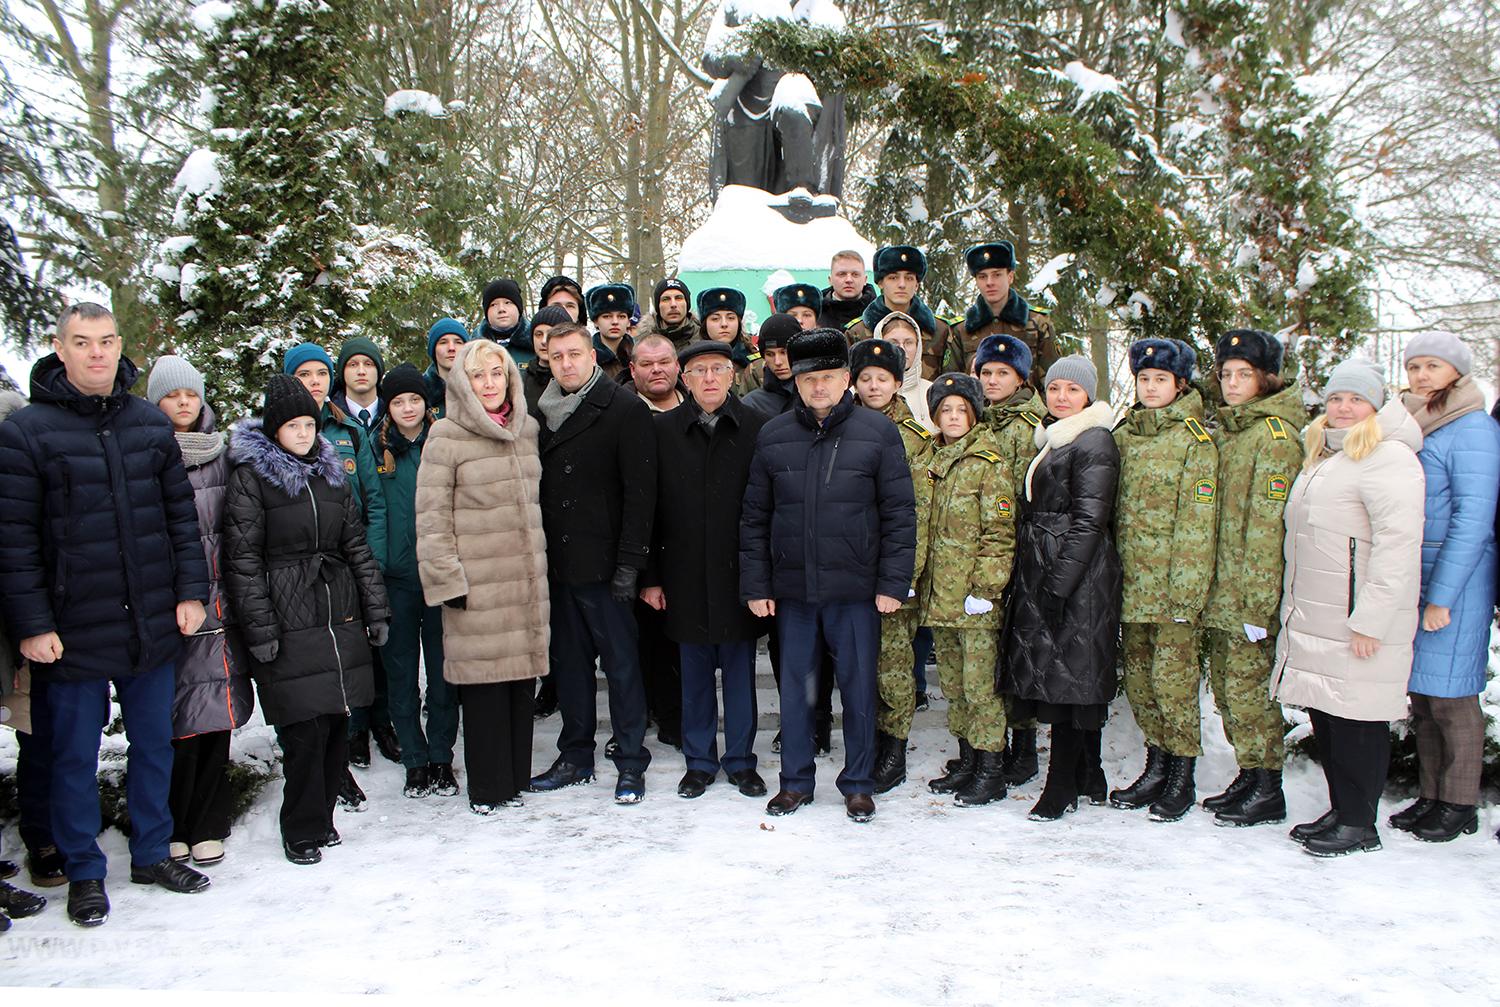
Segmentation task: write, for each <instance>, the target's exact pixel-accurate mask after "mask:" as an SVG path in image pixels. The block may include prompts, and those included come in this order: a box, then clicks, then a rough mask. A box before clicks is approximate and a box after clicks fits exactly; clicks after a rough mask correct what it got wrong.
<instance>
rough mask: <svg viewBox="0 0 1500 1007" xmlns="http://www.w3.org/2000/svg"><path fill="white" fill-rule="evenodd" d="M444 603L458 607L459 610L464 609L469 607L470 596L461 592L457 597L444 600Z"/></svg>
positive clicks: (450, 606)
mask: <svg viewBox="0 0 1500 1007" xmlns="http://www.w3.org/2000/svg"><path fill="white" fill-rule="evenodd" d="M443 604H444V605H447V606H448V607H449V608H456V609H458V610H459V611H463V610H464V609H466V608H468V607H469V596H468V595H466V594H461V595H459V596H458V597H457V598H449V599H448V600H447V601H445V602H443Z"/></svg>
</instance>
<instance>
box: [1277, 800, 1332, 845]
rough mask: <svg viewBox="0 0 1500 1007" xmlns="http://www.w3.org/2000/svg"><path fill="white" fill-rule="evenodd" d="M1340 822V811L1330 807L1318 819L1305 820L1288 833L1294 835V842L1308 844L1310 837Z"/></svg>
mask: <svg viewBox="0 0 1500 1007" xmlns="http://www.w3.org/2000/svg"><path fill="white" fill-rule="evenodd" d="M1338 823H1339V813H1338V812H1337V811H1334V810H1333V809H1332V808H1329V809H1328V810H1327V811H1325V812H1323V814H1322V815H1321V816H1319V817H1318V819H1317V820H1316V821H1312V822H1303V823H1302V824H1301V825H1293V826H1292V830H1291V831H1290V832H1288V833H1287V835H1289V836H1291V837H1292V842H1294V843H1303V844H1306V843H1307V841H1308V840H1309V839H1311V838H1312V837H1313V836H1316V835H1317V834H1318V833H1320V832H1327V831H1328V830H1329V829H1331V828H1333V827H1334V826H1335V825H1337V824H1338Z"/></svg>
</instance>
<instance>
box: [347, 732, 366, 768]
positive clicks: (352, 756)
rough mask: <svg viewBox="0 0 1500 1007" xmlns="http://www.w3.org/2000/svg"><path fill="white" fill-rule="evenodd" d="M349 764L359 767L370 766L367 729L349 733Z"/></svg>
mask: <svg viewBox="0 0 1500 1007" xmlns="http://www.w3.org/2000/svg"><path fill="white" fill-rule="evenodd" d="M349 765H351V766H357V767H358V768H360V769H368V768H370V732H369V731H356V732H355V733H353V734H351V735H349Z"/></svg>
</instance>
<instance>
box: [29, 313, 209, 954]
mask: <svg viewBox="0 0 1500 1007" xmlns="http://www.w3.org/2000/svg"><path fill="white" fill-rule="evenodd" d="M52 346H53V350H54V351H55V352H53V353H52V354H50V355H48V356H46V357H43V358H42V359H41V360H39V361H37V364H36V366H35V367H34V368H33V369H32V372H31V403H32V404H31V405H30V406H28V407H26V408H25V409H22V410H21V411H20V412H18V413H16V414H15V415H14V416H12V417H11V418H10V419H9V420H8V421H7V422H6V423H4V424H0V604H3V609H4V613H5V621H6V623H7V625H8V628H9V630H10V634H11V637H12V638H13V639H15V640H17V641H19V643H20V650H21V654H22V656H23V657H25V658H26V659H27V660H29V661H30V662H31V667H32V675H33V688H34V690H36V691H41V692H44V693H45V697H44V703H43V705H44V706H45V709H46V710H47V715H48V717H49V719H50V727H51V729H52V832H53V839H54V841H55V842H56V843H57V847H58V849H59V850H60V851H61V852H62V854H63V857H64V858H65V860H66V862H67V875H68V881H69V883H70V889H69V892H68V915H69V918H71V919H72V920H73V922H74V923H77V924H79V925H80V926H97V925H99V924H101V923H103V922H104V921H105V919H106V918H107V917H108V915H109V899H108V897H107V896H106V894H105V891H104V877H105V873H106V870H107V863H106V860H105V857H104V854H103V852H101V851H100V849H99V845H98V843H97V842H96V841H95V839H96V837H97V835H98V834H99V831H100V827H101V826H100V812H99V786H98V777H97V771H98V759H99V736H100V732H101V731H102V730H103V728H104V726H105V725H106V724H107V723H108V720H109V692H110V683H111V682H113V683H114V687H115V693H116V694H117V695H118V697H119V700H120V709H121V712H122V713H123V715H124V719H125V732H126V735H127V736H128V738H129V741H130V752H129V770H128V772H127V774H126V797H127V801H128V807H129V811H130V821H131V826H132V828H131V834H130V861H131V866H130V878H131V880H132V881H135V882H137V883H140V884H159V885H162V886H163V887H165V888H168V889H170V890H172V891H179V892H196V891H201V890H203V889H204V888H207V887H208V878H206V877H205V876H203V875H202V874H199V873H198V872H197V871H195V870H193V869H192V868H190V867H188V866H186V865H185V864H179V863H176V862H174V861H173V860H171V859H170V858H169V857H168V855H167V846H168V842H169V840H170V839H171V833H172V813H171V811H170V809H169V808H168V804H167V794H168V791H169V789H170V785H171V777H172V699H173V694H174V691H175V681H174V669H173V665H174V662H175V661H176V660H177V657H178V653H179V651H180V650H181V649H182V638H183V636H184V635H186V634H191V633H193V632H195V631H196V630H197V629H198V627H199V626H200V625H202V623H203V620H204V617H205V612H204V609H203V603H204V602H205V601H207V600H208V567H207V563H206V561H205V559H204V556H203V547H202V544H201V543H200V541H199V538H198V515H197V511H196V508H195V507H194V504H193V488H192V486H191V484H189V482H188V478H187V471H186V469H185V468H184V467H183V464H182V452H181V450H180V449H179V448H178V446H177V440H176V438H175V437H173V435H172V424H171V423H170V422H168V420H167V418H166V416H165V415H164V414H163V413H162V412H161V410H159V409H157V408H156V407H155V406H154V405H152V404H151V403H148V402H146V401H145V400H144V399H139V398H136V397H134V396H132V395H131V394H130V386H131V385H132V384H134V383H135V379H136V373H137V372H136V367H135V365H134V364H132V363H131V362H130V361H129V360H128V359H124V358H123V357H122V356H121V340H120V336H119V333H118V332H116V331H115V320H114V317H113V315H111V314H110V312H109V311H108V310H106V309H105V308H103V307H101V306H100V305H97V304H91V303H80V304H75V305H73V306H71V307H69V308H68V309H67V310H65V311H64V312H63V314H62V317H61V318H59V319H58V323H57V334H56V336H55V338H54V339H53V342H52Z"/></svg>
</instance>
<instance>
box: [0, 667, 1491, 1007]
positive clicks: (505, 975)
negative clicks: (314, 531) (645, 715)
mask: <svg viewBox="0 0 1500 1007" xmlns="http://www.w3.org/2000/svg"><path fill="white" fill-rule="evenodd" d="M762 663H763V664H764V658H762ZM763 685H764V686H765V688H763V690H762V692H761V699H762V707H761V709H762V720H761V725H762V733H761V735H760V737H759V738H758V740H757V748H758V750H759V751H760V753H761V770H762V772H763V773H764V775H765V776H766V777H767V781H768V783H770V785H771V786H772V788H773V790H774V787H775V779H776V767H777V760H778V757H777V756H775V755H772V754H770V752H769V748H770V740H771V735H772V734H773V733H774V731H775V727H774V722H775V718H774V715H773V714H774V693H772V692H771V691H770V689H769V676H768V675H765V676H764V681H763ZM600 705H601V708H602V706H603V693H602V689H601V702H600ZM1205 712H1206V718H1205V725H1204V728H1205V736H1206V738H1207V739H1208V741H1207V744H1208V746H1209V754H1208V755H1207V757H1206V758H1205V759H1204V760H1203V761H1202V764H1201V765H1202V770H1201V772H1200V774H1199V780H1200V793H1208V792H1212V791H1216V790H1217V789H1219V787H1220V785H1222V784H1223V783H1225V782H1227V781H1228V779H1229V777H1230V775H1232V770H1233V763H1232V758H1231V755H1230V753H1229V750H1228V746H1227V745H1226V743H1225V742H1224V740H1223V734H1222V731H1221V729H1220V727H1219V722H1218V718H1217V717H1216V716H1214V715H1213V713H1212V706H1211V703H1210V704H1207V705H1206V710H1205ZM917 716H918V720H917V728H916V730H915V731H914V732H913V738H912V744H913V746H914V751H912V752H911V755H910V758H911V763H912V765H911V777H910V780H909V781H908V782H907V783H906V784H904V785H903V786H901V787H900V788H898V789H897V790H896V791H895V792H893V793H892V794H890V795H887V796H885V797H884V798H880V799H878V805H879V814H878V815H877V817H876V819H875V821H874V822H872V823H870V824H868V825H863V826H861V825H855V824H853V823H851V822H849V821H847V820H846V819H845V818H844V811H843V806H842V802H841V801H840V800H839V798H838V794H837V790H836V789H835V787H834V785H833V780H834V777H835V775H836V774H837V767H838V765H839V764H840V762H841V759H842V749H841V746H840V743H839V741H838V735H837V732H835V745H834V753H833V755H832V756H831V757H825V758H822V759H820V760H819V781H818V786H819V790H818V795H817V801H816V803H815V804H813V805H812V806H811V807H808V808H804V809H802V810H801V811H800V812H799V813H797V814H796V815H794V816H792V817H790V818H781V819H773V818H770V817H768V816H767V815H766V814H765V810H764V806H765V802H764V799H762V800H750V799H747V798H743V797H741V796H739V794H738V793H737V792H735V791H734V790H733V789H732V788H731V787H729V786H728V785H727V784H726V783H725V782H724V781H723V779H722V778H721V779H720V780H719V782H718V783H717V784H715V785H714V786H713V787H712V788H710V790H709V792H708V794H707V795H705V796H704V797H702V798H701V799H699V800H697V801H685V800H682V799H680V798H678V797H677V796H676V793H675V790H676V784H677V780H678V778H679V777H680V776H681V774H682V770H683V766H682V761H681V756H680V755H679V754H678V753H676V752H674V751H672V750H671V749H668V748H664V747H663V746H661V745H659V744H656V743H655V741H654V737H653V739H652V741H653V753H654V757H655V758H654V761H653V763H652V765H651V769H650V772H649V773H648V775H647V786H648V792H647V798H646V800H645V802H644V803H642V804H641V805H639V806H636V807H625V808H618V807H615V806H614V805H613V804H612V803H611V801H610V793H611V788H612V785H613V772H612V770H610V769H609V768H608V767H607V766H604V765H603V764H601V768H602V769H604V770H605V771H604V773H603V774H602V775H601V777H600V778H599V779H598V780H597V781H596V782H595V783H594V784H593V785H592V786H586V787H578V788H574V789H571V790H567V791H564V792H562V793H560V794H555V795H551V796H542V795H531V796H528V797H527V799H526V806H525V807H524V808H520V809H515V810H512V811H510V812H508V813H505V814H502V815H501V816H498V817H496V818H493V819H480V818H476V817H474V816H473V815H471V814H470V813H469V811H468V805H467V802H466V801H465V800H464V798H463V797H456V798H438V797H431V798H427V799H424V800H408V799H405V798H403V797H402V796H401V792H400V785H401V773H400V770H399V769H398V768H397V767H396V766H394V765H392V764H391V763H388V762H385V761H384V760H382V759H380V757H379V756H378V755H377V756H376V763H375V765H374V766H372V767H371V768H370V769H369V770H365V771H361V773H360V779H361V781H362V783H363V785H364V788H365V790H366V791H367V792H368V793H369V795H370V803H369V810H368V811H366V812H364V813H361V814H347V813H344V812H340V813H339V815H338V821H337V824H338V826H339V828H340V830H341V831H342V833H343V835H344V839H345V842H344V845H343V846H341V847H338V848H336V849H333V850H329V851H327V852H326V858H325V860H324V862H323V863H322V864H321V865H319V866H316V867H295V866H293V865H291V864H289V863H287V862H286V861H285V860H284V859H283V858H282V856H281V850H280V846H279V843H278V840H277V828H276V811H277V807H278V804H279V801H280V787H279V785H273V786H272V787H271V788H269V790H268V791H267V792H266V794H265V795H264V796H263V797H262V798H261V800H260V801H259V803H258V804H257V805H256V806H255V807H254V808H253V809H252V810H251V812H250V814H249V815H248V816H247V817H246V818H245V819H244V820H243V821H242V822H240V823H239V824H238V825H237V826H236V828H235V833H234V836H233V837H232V838H231V840H230V842H229V855H228V857H227V859H225V861H224V862H223V863H222V864H219V865H218V866H215V867H211V868H208V871H209V873H211V874H212V876H213V879H214V886H213V888H212V889H211V890H209V891H208V892H206V893H204V894H202V895H197V896H178V895H171V894H168V893H166V892H163V891H160V890H156V889H147V888H139V887H136V886H133V885H131V884H130V883H129V880H128V853H127V851H126V846H125V840H124V838H123V837H122V836H120V835H119V834H118V833H114V832H111V833H110V834H108V835H106V836H105V837H104V840H103V845H104V848H105V850H106V852H107V853H108V854H109V856H110V878H109V891H110V897H111V900H112V902H113V905H114V910H113V914H112V915H111V917H110V920H109V922H108V924H106V925H105V926H104V927H102V928H100V929H98V930H93V931H84V930H80V929H77V928H75V927H72V926H71V925H70V924H69V923H68V922H67V919H66V916H65V914H64V911H63V906H64V901H65V890H63V889H55V890H53V891H52V892H51V893H49V897H50V898H51V899H52V902H51V904H49V905H48V907H47V909H46V911H45V912H44V913H43V914H42V915H41V916H39V917H36V918H33V919H29V920H21V921H18V922H17V923H16V925H15V927H14V928H13V929H12V930H11V932H10V933H9V934H8V935H5V936H3V937H0V984H6V985H22V986H66V987H109V988H124V989H158V988H160V989H176V990H195V989H196V990H223V991H277V992H283V991H284V992H291V991H307V992H319V993H385V994H394V995H398V996H401V997H403V998H405V997H412V998H415V997H429V996H432V995H434V994H453V993H460V994H462V993H469V994H481V995H483V994H495V993H500V992H504V993H529V994H535V995H540V996H545V997H548V998H549V999H559V998H566V999H567V1000H570V1001H579V1002H585V1001H586V1002H595V1003H604V1002H611V1003H617V1002H626V1003H629V1002H636V1001H641V1000H645V999H646V998H648V997H649V998H650V999H651V1000H653V1001H657V1002H661V1001H666V1002H672V1001H682V1000H688V1001H711V1000H725V999H729V1000H760V1001H771V1002H781V1001H819V1002H823V1003H838V1002H849V1001H856V1000H858V1001H877V1002H903V1003H985V1004H994V1003H999V1002H1001V1001H1002V1000H1015V1001H1019V1002H1027V1001H1048V1002H1052V1001H1070V1002H1087V1003H1090V1004H1107V1003H1126V1002H1140V1001H1144V1000H1149V1001H1153V1002H1161V1003H1179V1002H1181V1003H1194V1002H1247V1003H1249V1002H1256V1003H1291V1002H1297V1003H1301V1002H1310V1001H1313V1000H1314V999H1319V998H1321V999H1328V1000H1331V1001H1333V1002H1340V1003H1358V1004H1371V1003H1376V1004H1379V1003H1395V1002H1401V1003H1403V1004H1406V1003H1413V1002H1415V1003H1436V1002H1442V1003H1459V1002H1474V1003H1484V1002H1487V1003H1493V1002H1495V1000H1496V998H1497V996H1500V956H1497V955H1496V954H1495V953H1494V934H1495V929H1496V924H1497V922H1500V881H1497V876H1500V872H1497V866H1500V846H1497V845H1496V843H1495V841H1494V839H1493V833H1494V831H1495V828H1496V826H1497V824H1500V814H1497V812H1496V809H1495V808H1493V807H1491V808H1486V809H1484V811H1483V812H1482V813H1481V826H1482V828H1481V832H1480V834H1479V835H1478V836H1472V837H1465V838H1463V839H1461V840H1459V841H1458V842H1455V843H1452V844H1450V845H1447V846H1427V845H1424V844H1421V843H1418V842H1416V841H1415V840H1413V839H1411V838H1409V837H1407V836H1405V835H1403V834H1399V833H1395V832H1393V831H1391V830H1387V829H1384V828H1382V833H1383V836H1384V839H1385V843H1386V847H1385V849H1384V850H1382V851H1381V852H1379V853H1375V854H1369V855H1364V856H1356V857H1350V858H1345V859H1342V860H1334V861H1321V860H1317V859H1314V858H1312V857H1309V856H1307V855H1306V854H1304V853H1303V852H1302V851H1301V850H1300V848H1298V847H1297V846H1295V845H1294V844H1293V843H1291V842H1290V841H1289V840H1288V839H1287V838H1286V827H1287V826H1290V825H1291V824H1292V823H1294V822H1299V821H1304V820H1307V819H1311V818H1314V817H1316V816H1317V815H1319V814H1320V813H1322V811H1323V810H1324V808H1325V798H1326V792H1325V790H1324V787H1323V783H1322V775H1321V773H1320V771H1319V770H1318V768H1317V767H1316V766H1314V765H1310V764H1307V763H1305V762H1298V763H1296V764H1294V765H1293V766H1292V767H1291V768H1290V769H1289V770H1288V774H1287V775H1288V793H1289V798H1290V804H1291V814H1292V817H1291V819H1290V820H1289V821H1288V823H1287V826H1275V827H1271V826H1262V827H1259V828H1255V829H1247V830H1233V829H1221V828H1216V827H1215V826H1214V825H1213V824H1212V819H1211V816H1209V815H1207V814H1205V813H1202V812H1198V811H1195V812H1193V813H1191V814H1190V815H1189V816H1188V818H1186V819H1185V820H1183V821H1182V822H1179V823H1176V824H1156V823H1152V822H1150V821H1148V820H1147V819H1146V817H1145V815H1144V813H1136V814H1132V813H1126V812H1121V811H1115V810H1113V809H1109V808H1093V807H1084V808H1083V809H1081V810H1080V811H1079V813H1078V814H1076V815H1070V816H1067V817H1066V818H1065V819H1064V820H1063V821H1062V822H1061V823H1058V824H1041V823H1033V822H1029V821H1027V820H1026V811H1027V810H1028V809H1029V808H1030V806H1031V804H1032V802H1033V801H1034V800H1035V798H1036V795H1037V794H1038V792H1039V790H1040V787H1041V781H1040V780H1037V781H1033V782H1032V783H1030V784H1028V785H1026V786H1025V787H1023V788H1020V790H1019V792H1017V793H1014V794H1013V796H1012V799H1011V800H1008V801H1005V802H1003V804H1002V805H1000V806H995V807H989V808H979V809H969V810H964V809H958V808H955V807H954V806H953V805H952V803H951V802H950V801H948V800H946V799H942V798H938V797H935V796H933V795H932V794H930V793H929V792H928V791H927V787H926V781H927V780H928V779H929V778H931V777H932V776H934V775H936V774H937V773H938V772H939V771H940V770H939V766H940V763H941V761H942V760H943V759H945V758H947V757H949V756H950V755H951V754H952V750H953V747H954V746H953V743H952V741H951V739H950V738H949V737H948V734H947V732H946V730H945V729H944V727H943V713H942V704H941V703H934V704H933V709H932V710H931V711H928V712H925V713H920V714H918V715H917ZM557 725H558V721H557V719H556V717H554V718H553V719H551V720H548V721H545V722H543V723H542V724H540V725H539V726H538V731H537V737H536V746H535V761H534V766H535V767H536V768H537V769H538V770H540V769H541V768H544V767H545V766H546V765H547V764H548V763H549V762H550V760H551V758H552V756H553V753H554V751H555V749H554V747H553V743H554V741H555V739H556V733H557ZM607 735H608V727H607V720H606V721H604V722H603V727H602V730H601V733H600V738H599V740H600V744H601V746H602V744H603V741H604V739H605V738H606V737H607ZM1139 745H1140V735H1139V733H1138V731H1137V730H1136V728H1135V726H1134V724H1133V722H1132V721H1131V719H1130V714H1129V711H1128V708H1127V707H1126V706H1125V705H1124V703H1123V701H1122V702H1121V703H1120V704H1119V705H1118V706H1117V710H1116V714H1115V716H1114V717H1113V718H1112V719H1111V722H1110V725H1109V728H1108V730H1107V732H1106V751H1105V760H1106V769H1107V771H1108V773H1109V776H1110V782H1111V785H1112V786H1114V785H1119V783H1120V782H1122V781H1123V782H1129V779H1131V778H1133V777H1134V775H1135V773H1136V772H1137V771H1138V770H1139V766H1140V762H1141V755H1140V752H1139ZM1044 758H1045V755H1044ZM459 768H460V780H462V772H461V768H462V760H461V759H460V760H459ZM1401 803H1402V802H1401V801H1400V800H1399V799H1397V798H1394V797H1393V798H1391V799H1390V800H1388V801H1387V802H1386V804H1385V805H1384V806H1383V807H1382V818H1383V816H1384V815H1385V814H1389V813H1390V812H1391V811H1393V810H1395V809H1396V808H1397V807H1398V806H1400V804H1401ZM5 848H6V849H7V850H10V851H15V850H17V849H18V843H17V839H16V835H15V831H14V828H11V829H9V830H7V832H6V834H5Z"/></svg>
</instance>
